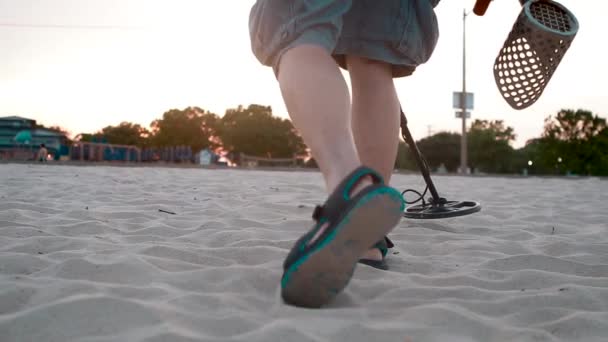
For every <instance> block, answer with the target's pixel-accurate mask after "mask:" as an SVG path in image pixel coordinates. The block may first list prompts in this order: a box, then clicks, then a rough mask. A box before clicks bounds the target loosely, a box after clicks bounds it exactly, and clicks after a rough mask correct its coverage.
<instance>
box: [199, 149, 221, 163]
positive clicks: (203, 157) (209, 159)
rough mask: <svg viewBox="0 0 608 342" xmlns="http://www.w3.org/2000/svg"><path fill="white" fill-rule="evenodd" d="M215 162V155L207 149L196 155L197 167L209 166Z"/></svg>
mask: <svg viewBox="0 0 608 342" xmlns="http://www.w3.org/2000/svg"><path fill="white" fill-rule="evenodd" d="M216 160H217V157H216V155H215V153H214V152H213V151H211V150H210V149H208V148H206V149H204V150H201V151H200V152H199V153H198V163H199V165H211V164H213V163H215V161H216Z"/></svg>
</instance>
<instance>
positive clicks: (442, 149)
mask: <svg viewBox="0 0 608 342" xmlns="http://www.w3.org/2000/svg"><path fill="white" fill-rule="evenodd" d="M416 144H417V145H418V149H419V150H420V152H421V153H422V155H423V156H424V158H425V159H426V161H427V164H428V166H429V168H430V169H437V168H438V167H439V166H440V165H441V164H443V165H444V166H445V168H446V169H447V170H448V172H456V171H457V169H458V167H459V166H460V134H457V133H450V132H440V133H437V134H435V135H432V136H430V137H427V138H424V139H421V140H420V141H418V142H417V143H416Z"/></svg>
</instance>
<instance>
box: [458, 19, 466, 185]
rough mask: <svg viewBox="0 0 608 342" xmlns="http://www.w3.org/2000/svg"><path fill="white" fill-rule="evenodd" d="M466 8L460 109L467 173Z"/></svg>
mask: <svg viewBox="0 0 608 342" xmlns="http://www.w3.org/2000/svg"><path fill="white" fill-rule="evenodd" d="M467 15H468V14H467V12H466V9H463V10H462V93H461V95H460V96H461V98H460V109H461V115H462V136H461V137H460V172H461V173H462V174H466V173H467V115H466V114H467V105H466V97H467V75H466V68H467V61H466V22H467Z"/></svg>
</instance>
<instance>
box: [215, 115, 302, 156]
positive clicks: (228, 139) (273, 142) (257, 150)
mask: <svg viewBox="0 0 608 342" xmlns="http://www.w3.org/2000/svg"><path fill="white" fill-rule="evenodd" d="M217 132H218V136H219V138H220V140H221V142H222V146H223V148H224V149H225V150H226V151H228V152H230V153H231V154H238V153H244V154H246V155H251V156H257V157H266V158H291V157H293V156H294V155H306V154H307V152H306V145H305V144H304V142H303V141H302V138H301V137H300V135H299V134H298V133H297V132H296V129H295V128H294V126H293V125H292V123H291V121H290V120H287V119H281V118H278V117H274V116H273V115H272V109H271V107H266V106H261V105H256V104H252V105H250V106H249V107H247V108H244V107H243V106H238V107H237V108H235V109H228V110H227V111H226V114H225V115H224V116H223V117H222V118H221V119H220V124H219V125H218V130H217Z"/></svg>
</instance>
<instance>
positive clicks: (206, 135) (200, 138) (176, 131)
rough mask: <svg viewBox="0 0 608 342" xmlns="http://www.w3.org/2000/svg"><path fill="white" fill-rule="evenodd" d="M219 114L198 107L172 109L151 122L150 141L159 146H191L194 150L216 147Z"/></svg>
mask: <svg viewBox="0 0 608 342" xmlns="http://www.w3.org/2000/svg"><path fill="white" fill-rule="evenodd" d="M218 120H219V118H218V116H217V115H216V114H213V113H211V112H209V111H205V110H203V109H201V108H198V107H188V108H186V109H183V110H179V109H172V110H169V111H167V112H165V113H164V114H163V117H162V119H157V120H154V121H153V122H152V123H151V125H150V126H151V128H152V135H151V137H150V140H151V141H150V142H151V144H152V145H154V146H157V147H167V146H190V147H191V148H192V150H193V151H195V152H196V151H200V150H202V149H205V148H215V147H217V144H216V143H215V142H214V141H213V138H214V137H215V132H216V127H217V124H218Z"/></svg>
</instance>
